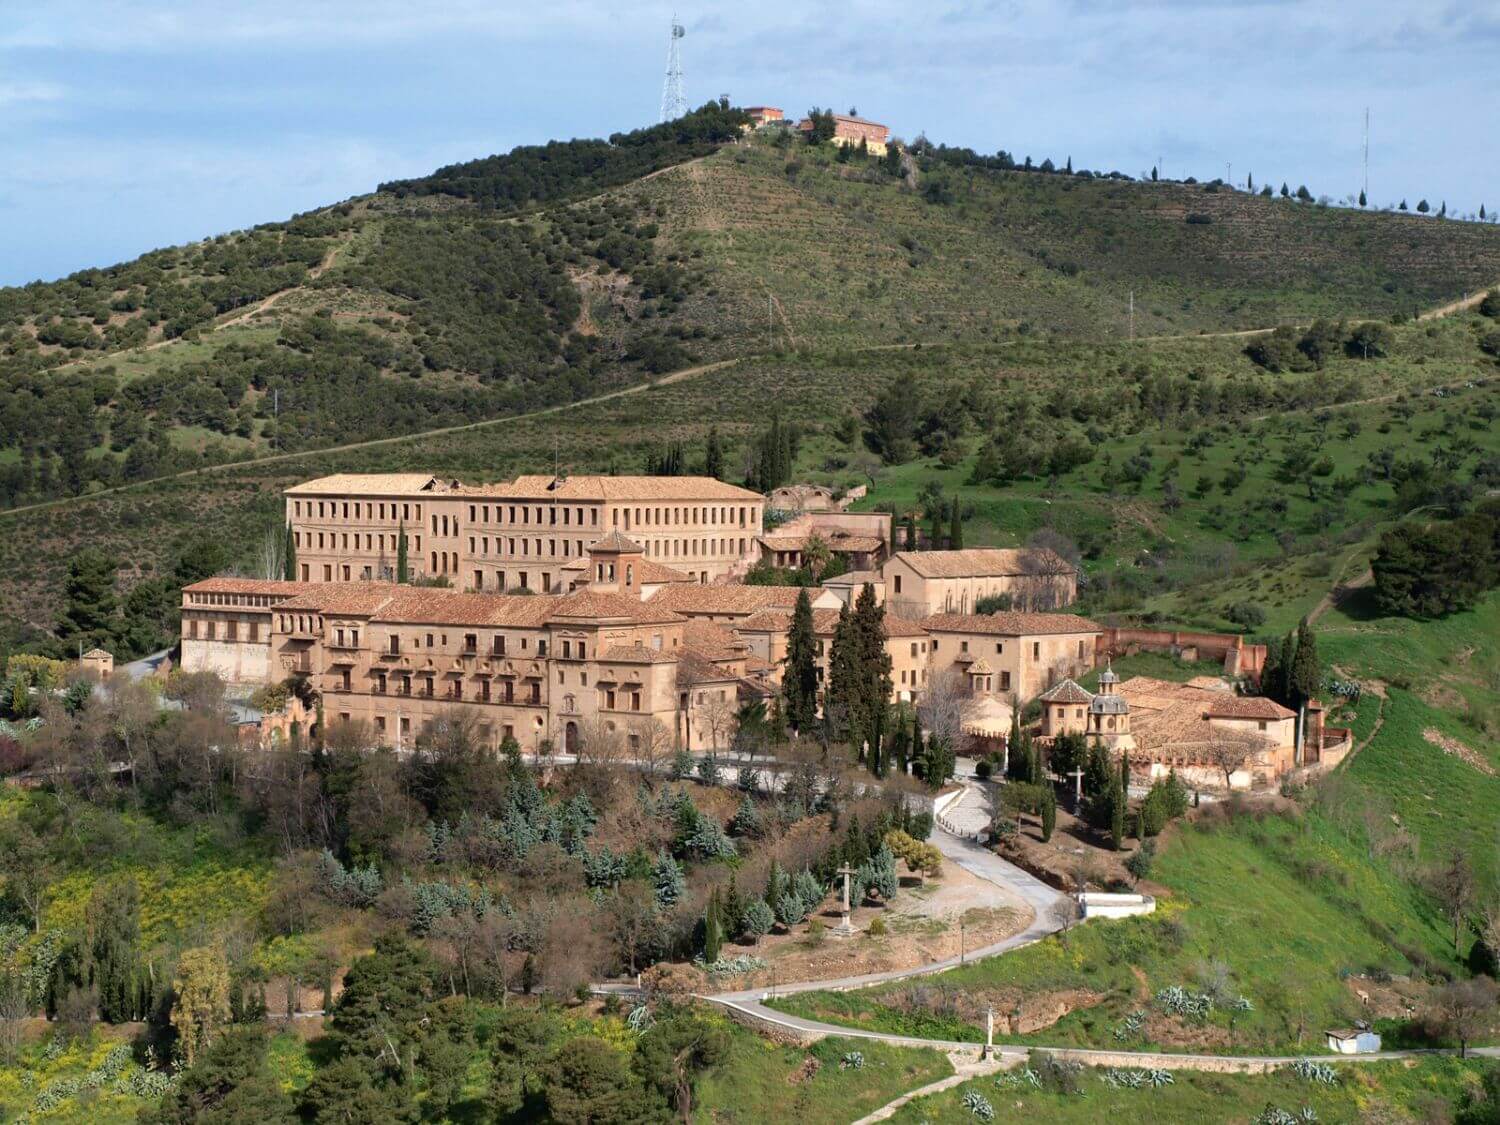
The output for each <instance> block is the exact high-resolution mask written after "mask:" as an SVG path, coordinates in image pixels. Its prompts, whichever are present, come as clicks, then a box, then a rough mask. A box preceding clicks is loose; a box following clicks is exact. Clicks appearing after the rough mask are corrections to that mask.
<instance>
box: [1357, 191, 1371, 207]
mask: <svg viewBox="0 0 1500 1125" xmlns="http://www.w3.org/2000/svg"><path fill="white" fill-rule="evenodd" d="M1369 203H1370V201H1369V200H1368V199H1366V198H1365V189H1364V188H1360V189H1359V205H1360V206H1361V207H1368V206H1369Z"/></svg>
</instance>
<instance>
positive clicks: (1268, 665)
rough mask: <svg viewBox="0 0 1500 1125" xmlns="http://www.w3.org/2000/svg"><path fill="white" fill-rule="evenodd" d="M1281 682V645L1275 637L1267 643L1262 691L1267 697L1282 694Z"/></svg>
mask: <svg viewBox="0 0 1500 1125" xmlns="http://www.w3.org/2000/svg"><path fill="white" fill-rule="evenodd" d="M1280 682H1281V645H1280V644H1278V643H1277V641H1276V639H1275V638H1274V637H1273V638H1271V640H1270V641H1268V642H1267V644H1266V660H1265V663H1264V664H1262V665H1261V669H1260V693H1261V695H1263V696H1265V697H1266V698H1267V699H1275V698H1276V697H1277V695H1279V694H1280V692H1279V690H1278V688H1277V685H1278V684H1279V683H1280Z"/></svg>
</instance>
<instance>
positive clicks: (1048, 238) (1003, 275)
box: [0, 103, 1500, 507]
mask: <svg viewBox="0 0 1500 1125" xmlns="http://www.w3.org/2000/svg"><path fill="white" fill-rule="evenodd" d="M742 120H743V117H742V115H740V114H739V113H738V111H735V110H732V109H727V108H724V107H721V106H719V105H717V104H716V103H710V104H709V105H707V106H705V107H703V108H702V109H700V110H698V111H696V112H695V113H693V114H690V115H689V116H688V117H686V118H683V119H682V120H681V121H679V122H673V123H670V124H669V125H665V126H654V127H652V128H649V129H643V130H638V131H636V132H634V133H629V134H619V135H616V136H614V137H611V138H609V140H608V141H605V140H582V141H569V142H557V143H554V144H550V145H545V146H528V147H523V148H519V149H516V150H514V151H512V152H511V153H509V154H506V155H504V156H493V157H487V158H485V159H482V160H477V161H473V162H470V163H467V164H462V165H455V166H452V167H449V168H444V169H440V170H439V171H437V172H435V173H434V174H433V175H431V176H428V177H423V178H420V179H415V180H406V181H397V182H392V183H387V184H383V185H381V189H380V190H379V191H377V192H376V193H374V194H371V195H368V196H362V197H359V198H356V199H352V200H349V201H346V202H343V203H340V204H337V205H334V206H331V207H328V208H325V209H323V210H321V211H317V212H313V213H309V214H306V215H301V216H297V217H295V218H293V219H290V220H288V221H287V222H285V223H278V224H270V225H267V226H264V227H259V228H256V229H254V230H251V231H244V232H239V233H234V234H226V235H220V236H218V237H215V238H213V239H210V240H208V241H206V242H203V243H199V244H196V245H192V246H187V247H180V248H172V249H165V250H160V251H155V252H153V253H151V254H147V255H145V256H143V257H142V258H140V259H137V260H136V261H134V262H129V263H124V264H121V265H117V266H113V267H108V268H104V269H96V270H87V271H83V272H80V273H78V274H75V275H73V276H71V277H69V278H66V279H64V280H62V281H59V282H54V283H50V284H41V283H38V284H34V285H29V286H25V287H22V288H13V289H4V290H0V506H4V507H12V506H18V505H24V504H27V503H33V502H36V501H40V500H46V499H50V498H54V497H59V496H69V495H78V494H81V493H85V492H88V491H91V490H95V489H98V488H100V487H111V486H114V485H117V484H120V483H122V482H132V481H139V480H147V479H152V478H155V477H160V476H165V475H169V474H171V473H173V472H178V471H182V470H184V469H189V468H193V467H197V466H201V465H204V464H215V463H222V462H225V461H230V460H236V459H244V458H250V457H255V456H262V455H266V454H270V453H274V452H280V451H293V450H306V449H315V448H320V447H326V446H331V445H335V444H345V443H348V442H351V441H359V440H365V439H375V438H382V437H389V436H396V435H400V434H405V433H415V432H419V431H425V430H430V429H433V428H436V427H441V426H445V425H453V424H459V423H463V422H471V421H476V420H480V419H486V418H497V417H503V416H506V415H513V414H520V413H525V412H527V411H530V410H534V409H537V408H539V407H546V406H551V405H558V404H563V403H568V402H574V401H578V400H580V399H583V398H587V397H590V396H592V395H594V394H597V393H599V392H601V391H607V390H609V389H611V388H617V387H623V386H628V385H632V384H636V383H639V382H641V381H643V380H645V379H647V378H649V377H651V376H655V375H660V374H663V373H665V372H668V371H672V370H677V369H681V368H684V367H688V366H691V365H693V364H696V363H701V362H708V361H713V360H717V359H722V358H728V357H734V356H746V355H755V354H762V353H765V352H767V351H775V350H782V349H791V350H796V351H799V352H804V353H812V354H824V353H827V352H828V351H830V350H834V349H841V348H848V347H864V346H882V345H892V346H894V345H911V344H916V343H954V342H963V343H975V344H979V343H992V342H999V341H1004V340H1013V339H1018V338H1037V337H1041V338H1046V339H1054V338H1056V339H1066V340H1085V341H1104V340H1118V339H1121V338H1123V337H1128V336H1129V335H1130V334H1131V330H1132V323H1133V327H1134V333H1135V335H1137V336H1151V335H1163V334H1166V335H1173V334H1175V335H1183V334H1186V335H1193V334H1198V333H1203V332H1221V331H1237V330H1245V329H1250V328H1258V327H1265V326H1268V325H1274V324H1277V323H1282V322H1288V321H1295V322H1302V321H1309V320H1312V319H1314V318H1315V317H1318V316H1350V317H1369V316H1379V317H1382V318H1385V317H1391V316H1397V315H1403V316H1404V315H1409V314H1411V313H1412V312H1414V311H1415V310H1417V309H1420V308H1425V307H1428V306H1432V305H1436V304H1440V303H1442V302H1446V301H1449V300H1452V299H1455V298H1459V297H1461V296H1462V295H1464V294H1465V293H1467V292H1470V291H1473V290H1475V289H1476V288H1479V287H1482V286H1484V285H1487V284H1492V283H1493V282H1494V281H1496V280H1497V279H1500V232H1497V231H1496V230H1495V229H1494V228H1492V227H1489V226H1485V225H1482V224H1471V223H1460V222H1452V221H1441V222H1440V221H1436V220H1432V219H1427V218H1419V217H1416V216H1400V215H1390V214H1371V213H1363V212H1358V211H1352V210H1347V209H1336V208H1329V207H1324V206H1319V205H1317V204H1311V203H1300V202H1297V201H1295V200H1284V199H1279V198H1270V199H1267V198H1264V197H1261V196H1256V195H1249V194H1246V193H1243V192H1237V191H1232V190H1230V189H1228V188H1226V187H1224V186H1223V185H1219V184H1208V185H1201V184H1188V183H1166V182H1162V183H1154V182H1146V183H1137V182H1133V181H1128V180H1123V179H1118V178H1109V177H1096V176H1093V175H1091V174H1088V173H1083V172H1080V173H1078V174H1071V175H1070V174H1061V173H1044V172H1040V171H1020V170H1002V169H998V168H991V167H985V166H981V165H979V164H976V163H974V162H972V160H971V159H970V158H971V157H972V154H968V155H966V154H964V153H962V152H960V151H956V150H948V149H925V150H922V151H921V152H919V154H918V155H917V157H916V159H915V160H914V162H913V164H912V167H911V169H910V171H909V174H908V173H907V172H903V171H901V170H894V169H892V168H890V167H889V166H888V165H887V164H885V163H884V162H880V161H873V160H865V159H863V158H859V157H857V156H856V157H853V158H845V159H840V158H839V155H838V154H837V153H836V152H835V151H834V150H832V149H831V148H829V147H827V146H824V147H811V146H808V145H805V144H803V143H802V142H801V141H798V140H792V139H790V138H789V137H785V136H783V137H781V138H780V139H778V140H770V139H766V138H763V137H759V136H757V137H752V138H742V137H741V134H740V131H739V125H740V123H741V122H742ZM1132 309H1133V320H1132Z"/></svg>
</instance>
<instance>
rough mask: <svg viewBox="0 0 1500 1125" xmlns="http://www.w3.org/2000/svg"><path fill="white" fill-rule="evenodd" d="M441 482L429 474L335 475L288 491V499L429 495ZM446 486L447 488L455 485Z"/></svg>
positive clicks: (455, 482)
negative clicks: (296, 497) (424, 493)
mask: <svg viewBox="0 0 1500 1125" xmlns="http://www.w3.org/2000/svg"><path fill="white" fill-rule="evenodd" d="M439 483H440V482H439V481H438V478H437V477H435V476H433V475H432V474H431V473H335V474H333V475H332V476H327V477H318V478H316V479H315V480H307V481H303V482H302V483H301V484H294V485H292V487H291V488H288V489H287V490H286V491H287V494H288V495H291V496H346V495H347V496H359V495H372V496H373V495H399V496H406V495H410V494H413V493H419V492H428V491H432V490H433V486H436V485H438V484H439ZM457 483H458V482H457V481H451V482H449V483H448V487H450V488H451V487H453V486H455V485H457Z"/></svg>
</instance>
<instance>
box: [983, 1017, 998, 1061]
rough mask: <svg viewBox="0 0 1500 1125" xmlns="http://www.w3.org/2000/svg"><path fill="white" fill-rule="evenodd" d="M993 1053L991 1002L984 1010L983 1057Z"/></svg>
mask: <svg viewBox="0 0 1500 1125" xmlns="http://www.w3.org/2000/svg"><path fill="white" fill-rule="evenodd" d="M994 1053H995V1006H994V1005H993V1004H991V1005H990V1006H989V1007H988V1008H986V1009H985V1010H984V1056H983V1057H984V1058H989V1057H991V1056H992V1055H993V1054H994Z"/></svg>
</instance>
